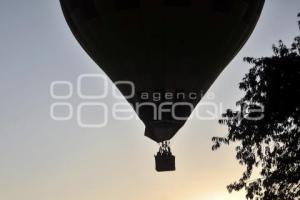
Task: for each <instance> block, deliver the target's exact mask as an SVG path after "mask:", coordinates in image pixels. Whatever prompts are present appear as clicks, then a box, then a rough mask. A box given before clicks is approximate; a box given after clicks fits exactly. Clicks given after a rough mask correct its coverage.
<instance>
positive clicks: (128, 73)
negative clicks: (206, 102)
mask: <svg viewBox="0 0 300 200" xmlns="http://www.w3.org/2000/svg"><path fill="white" fill-rule="evenodd" d="M60 2H61V5H62V8H63V12H64V15H65V17H66V20H67V22H68V24H69V26H70V28H71V30H72V32H73V34H74V35H75V36H76V38H77V40H78V41H79V42H80V44H81V45H82V47H83V48H84V49H85V51H86V52H87V53H88V54H89V55H90V56H91V58H92V59H93V60H94V61H95V62H96V63H97V64H98V65H99V66H100V67H101V69H103V70H104V72H105V73H106V74H107V75H108V76H109V77H110V78H111V80H112V81H113V82H117V83H116V86H117V87H118V88H119V89H120V91H121V92H122V93H123V94H124V96H127V100H128V102H129V103H131V105H132V106H133V108H134V109H135V111H136V112H137V114H138V115H139V117H140V119H141V120H142V121H143V122H144V124H145V126H146V131H145V135H146V136H148V137H150V138H151V139H153V140H155V141H156V142H162V141H165V140H169V139H171V138H172V137H173V136H174V135H175V134H176V132H177V131H178V130H179V129H180V128H181V127H182V126H183V125H184V123H185V121H186V119H187V117H189V116H190V114H191V112H192V111H193V109H194V107H195V106H196V105H197V103H198V102H199V101H200V100H201V97H202V96H203V95H202V94H204V93H205V92H206V91H207V90H208V89H209V87H210V86H211V84H212V83H213V82H214V81H215V79H216V78H217V77H218V75H219V74H220V73H221V72H222V70H223V69H224V67H225V66H226V65H227V64H228V63H229V62H230V61H231V60H232V59H233V57H234V56H235V55H236V54H237V53H238V52H239V50H240V49H241V47H242V46H243V45H244V44H245V42H246V41H247V39H248V38H249V36H250V34H251V33H252V31H253V29H254V27H255V25H256V23H257V21H258V18H259V16H260V13H261V10H262V8H263V4H264V0H201V1H200V0H60ZM118 81H130V82H131V83H132V84H124V82H118ZM133 85H134V87H133Z"/></svg>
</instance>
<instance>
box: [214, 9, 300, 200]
mask: <svg viewBox="0 0 300 200" xmlns="http://www.w3.org/2000/svg"><path fill="white" fill-rule="evenodd" d="M298 17H300V13H299V14H298ZM299 28H300V21H299ZM244 61H245V62H247V63H249V64H251V65H253V67H252V68H251V69H250V71H249V72H248V73H247V74H246V75H245V77H244V78H243V80H242V82H241V83H240V85H239V88H240V89H241V90H243V91H244V92H245V96H244V97H243V98H242V99H241V100H239V101H238V102H237V106H238V107H240V108H241V109H240V110H239V111H233V110H227V111H226V113H224V114H223V117H224V118H223V119H222V120H220V123H221V124H225V125H227V126H228V134H227V136H226V137H214V138H213V142H214V145H213V150H216V149H218V148H219V147H220V146H221V145H222V144H226V145H230V144H232V143H235V144H236V145H237V146H236V149H235V151H236V158H237V160H238V161H239V163H240V164H242V165H244V166H245V167H246V169H245V171H244V173H243V175H242V177H241V178H240V179H239V180H238V181H236V182H234V183H232V184H231V185H229V186H227V188H228V190H229V192H232V191H239V190H241V189H245V190H246V198H247V199H258V200H276V199H278V200H279V199H280V200H296V199H300V36H298V37H296V38H295V39H294V42H293V43H292V45H291V47H287V46H286V45H285V44H284V43H283V42H282V41H279V44H278V45H274V46H273V55H272V56H271V57H262V58H249V57H247V58H244ZM245 105H248V107H247V106H246V107H245ZM257 105H262V106H263V107H264V111H263V118H262V119H261V118H258V115H259V113H257V112H254V113H253V112H252V113H251V112H250V110H251V109H252V110H253V109H254V108H256V107H257ZM260 114H262V113H260ZM250 115H252V116H251V117H252V118H251V120H250V119H249V116H250ZM255 168H256V169H259V170H260V178H258V179H255V180H252V181H251V177H252V174H253V170H254V169H255Z"/></svg>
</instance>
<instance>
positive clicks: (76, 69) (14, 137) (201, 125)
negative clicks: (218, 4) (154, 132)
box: [0, 0, 300, 200]
mask: <svg viewBox="0 0 300 200" xmlns="http://www.w3.org/2000/svg"><path fill="white" fill-rule="evenodd" d="M298 12H300V1H299V0H284V1H282V0H266V4H265V8H264V10H263V14H262V16H261V19H260V21H259V23H258V26H257V28H256V30H255V32H254V33H253V35H252V36H251V38H250V40H249V41H248V43H247V44H246V46H245V47H244V48H243V49H242V51H241V52H240V53H239V55H238V56H237V57H236V58H235V59H234V61H233V62H232V63H231V64H230V65H229V66H228V67H227V68H226V70H225V71H224V72H223V73H222V74H221V75H220V77H219V78H218V80H217V81H216V82H215V83H214V85H213V86H212V88H211V89H210V92H211V93H215V95H216V98H215V100H214V102H215V103H217V104H219V103H222V104H223V105H224V107H225V108H228V107H233V106H234V103H235V101H236V100H238V99H239V97H241V93H240V92H239V89H238V85H237V84H238V82H239V81H240V80H241V78H242V77H243V74H244V73H245V72H247V70H248V69H249V66H248V65H245V64H244V63H243V62H242V58H243V57H244V56H263V55H270V53H271V45H272V44H273V43H274V42H276V41H277V40H278V39H283V40H284V41H285V42H287V43H290V42H291V41H292V39H293V37H294V36H295V35H296V34H298V33H299V32H298V28H297V24H296V15H297V13H298ZM0 25H1V26H0V91H1V99H0V103H1V104H0V123H1V124H0V199H1V200H2V199H3V200H20V199H22V200H119V199H122V200H140V199H143V200H152V199H156V200H242V199H245V198H244V197H243V195H244V193H243V192H240V193H234V194H233V195H229V194H228V193H227V191H226V185H227V184H228V183H230V182H231V181H233V180H236V179H237V178H239V176H240V175H241V172H242V169H243V168H242V167H241V166H239V164H238V163H237V161H236V160H235V158H234V152H233V151H232V148H222V149H221V151H217V152H212V151H211V145H212V143H211V137H212V136H216V135H219V136H221V135H224V134H226V129H225V127H222V126H220V125H218V123H217V120H210V121H200V120H196V119H192V120H190V121H189V122H188V123H187V124H186V126H185V127H184V128H183V129H182V130H181V131H180V132H179V133H178V134H177V136H176V137H175V138H174V140H173V142H172V147H173V151H174V154H175V155H176V156H177V157H176V159H177V171H176V172H174V173H164V174H158V173H156V172H155V170H154V157H153V155H154V153H155V152H156V151H157V149H158V146H157V144H155V143H154V142H152V141H151V140H149V139H148V138H145V137H144V136H143V134H144V127H143V124H142V123H141V122H140V121H138V120H130V121H117V120H114V119H113V118H112V117H110V118H109V120H108V125H107V126H106V127H105V128H97V129H86V128H80V127H78V125H77V123H76V117H74V118H72V119H71V120H69V121H64V122H58V121H54V120H52V119H51V118H50V115H49V110H50V106H51V104H53V103H55V102H67V103H71V104H72V106H73V107H74V109H75V108H76V107H77V105H78V104H79V103H82V100H81V99H80V98H78V96H76V95H75V94H76V93H74V96H73V97H72V98H71V99H69V100H60V101H57V100H54V99H52V98H51V96H50V93H49V88H50V84H51V82H52V81H59V80H62V81H70V82H71V83H73V84H74V87H75V86H76V79H77V77H78V76H79V75H81V74H86V73H98V74H99V73H100V74H101V73H102V71H101V70H100V69H99V68H98V67H97V65H96V64H95V63H94V62H93V61H92V60H91V59H90V58H89V57H88V56H87V55H86V53H85V52H84V51H83V50H82V48H81V47H80V46H79V44H78V43H77V41H76V40H75V38H74V37H73V35H72V34H71V32H70V30H69V28H68V26H67V24H66V22H65V20H64V17H63V15H62V12H61V9H60V5H59V1H58V0H54V1H50V0H48V1H41V0H27V1H21V0H0ZM109 85H110V86H112V85H111V83H109ZM89 86H90V88H93V90H91V91H90V92H93V91H96V89H97V90H99V91H101V90H103V88H102V85H101V84H97V82H92V83H89ZM74 89H75V88H74ZM61 92H63V89H61ZM118 101H121V100H118V99H115V98H113V97H112V96H111V95H110V96H109V97H107V98H105V99H103V100H102V102H103V103H107V104H108V105H112V104H113V103H114V102H118ZM124 102H125V101H124ZM199 109H200V110H199ZM198 110H199V112H200V113H203V115H204V114H205V110H204V109H201V108H198ZM75 111H76V109H75ZM75 111H74V112H75ZM85 115H86V119H87V120H94V119H100V118H101V113H100V112H96V111H95V112H93V111H89V112H87V113H85Z"/></svg>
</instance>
